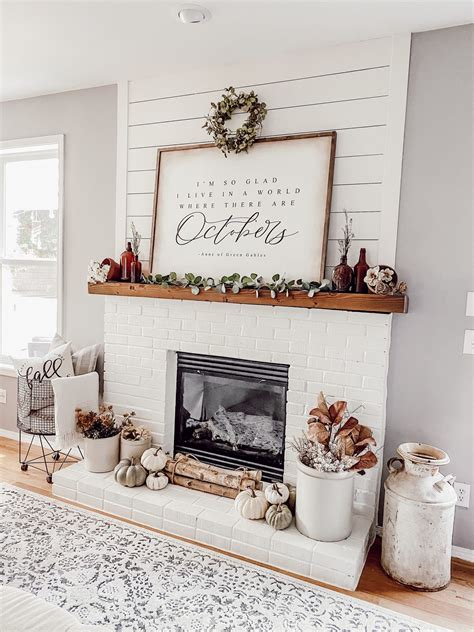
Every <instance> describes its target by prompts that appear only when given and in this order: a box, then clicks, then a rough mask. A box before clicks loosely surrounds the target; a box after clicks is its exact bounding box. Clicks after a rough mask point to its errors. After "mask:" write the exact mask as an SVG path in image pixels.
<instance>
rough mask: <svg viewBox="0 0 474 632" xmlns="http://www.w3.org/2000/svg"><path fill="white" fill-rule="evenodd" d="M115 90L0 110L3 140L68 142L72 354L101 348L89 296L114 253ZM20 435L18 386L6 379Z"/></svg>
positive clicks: (98, 307) (98, 309) (4, 412)
mask: <svg viewBox="0 0 474 632" xmlns="http://www.w3.org/2000/svg"><path fill="white" fill-rule="evenodd" d="M116 130H117V89H116V86H105V87H101V88H93V89H90V90H77V91H74V92H63V93H60V94H53V95H47V96H43V97H37V98H33V99H21V100H18V101H7V102H4V103H0V139H1V140H12V139H18V138H29V137H34V136H47V135H52V134H64V135H65V139H64V146H65V152H64V168H65V171H64V188H65V191H64V324H63V334H64V335H65V337H66V338H67V339H68V340H71V341H72V343H73V346H75V347H81V346H84V345H87V344H92V343H95V342H102V341H103V336H104V333H103V324H104V317H103V312H104V299H103V297H99V296H89V295H88V294H87V285H86V278H87V265H88V263H89V260H90V259H99V260H102V259H103V258H104V257H106V256H113V254H114V251H115V243H114V239H115V174H116V145H117V142H116ZM0 388H7V390H8V393H7V405H6V406H5V405H3V404H0V427H2V428H7V429H10V430H13V429H15V400H16V398H15V390H14V388H15V379H14V378H8V377H2V376H0Z"/></svg>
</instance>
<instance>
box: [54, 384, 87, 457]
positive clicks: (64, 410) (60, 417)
mask: <svg viewBox="0 0 474 632" xmlns="http://www.w3.org/2000/svg"><path fill="white" fill-rule="evenodd" d="M51 384H52V386H53V391H54V422H55V427H56V432H55V434H56V439H55V448H56V449H57V450H69V449H70V448H74V447H75V446H77V445H79V446H80V445H82V444H83V442H84V439H83V437H82V435H81V434H80V433H78V432H77V430H76V408H82V409H83V410H87V411H89V410H98V408H99V376H98V375H97V373H87V375H77V376H76V377H65V378H58V379H55V380H51Z"/></svg>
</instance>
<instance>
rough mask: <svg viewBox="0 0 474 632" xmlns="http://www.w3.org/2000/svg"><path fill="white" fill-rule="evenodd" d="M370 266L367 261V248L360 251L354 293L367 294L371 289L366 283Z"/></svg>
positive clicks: (355, 271)
mask: <svg viewBox="0 0 474 632" xmlns="http://www.w3.org/2000/svg"><path fill="white" fill-rule="evenodd" d="M368 269H369V265H368V264H367V261H366V260H365V248H361V249H360V254H359V261H358V262H357V263H356V264H355V266H354V292H357V293H359V294H367V292H368V291H369V288H368V287H367V283H366V282H365V281H364V279H365V275H366V274H367V270H368Z"/></svg>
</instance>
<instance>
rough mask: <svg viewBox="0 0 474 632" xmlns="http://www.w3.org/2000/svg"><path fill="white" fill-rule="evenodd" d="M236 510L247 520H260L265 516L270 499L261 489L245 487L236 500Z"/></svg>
mask: <svg viewBox="0 0 474 632" xmlns="http://www.w3.org/2000/svg"><path fill="white" fill-rule="evenodd" d="M234 507H235V510H236V511H237V513H238V514H239V515H241V516H242V518H247V520H260V519H261V518H264V517H265V512H266V511H267V509H268V501H267V499H266V498H265V494H264V493H263V492H261V491H260V490H254V489H245V490H244V491H243V492H240V494H238V495H237V496H236V498H235V500H234Z"/></svg>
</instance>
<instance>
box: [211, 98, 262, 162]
mask: <svg viewBox="0 0 474 632" xmlns="http://www.w3.org/2000/svg"><path fill="white" fill-rule="evenodd" d="M237 110H242V111H243V112H246V113H247V114H248V118H247V119H246V121H245V122H244V123H243V124H242V125H241V127H239V128H238V129H237V130H236V131H235V132H233V131H231V130H229V129H228V128H227V127H226V125H225V124H226V122H227V121H229V120H230V119H231V118H232V114H233V113H234V112H235V111H237ZM266 115H267V106H266V104H265V103H260V101H259V100H258V97H257V95H256V94H255V92H254V91H253V90H252V91H251V92H249V93H246V92H239V93H237V92H236V91H235V89H234V88H232V86H231V87H230V88H227V89H226V91H225V92H224V94H223V95H222V99H221V100H220V101H218V102H217V103H211V109H210V111H209V114H208V116H207V118H206V122H205V123H204V125H203V128H204V129H205V130H206V131H207V133H208V134H210V135H211V136H212V137H213V138H214V142H215V143H216V146H217V147H219V149H220V150H221V151H222V153H223V154H224V156H226V157H227V154H228V153H230V152H234V153H236V154H239V153H240V152H242V151H245V152H247V151H248V150H249V147H251V146H252V145H253V144H254V142H255V141H256V140H257V136H258V134H259V133H260V131H261V129H262V123H263V121H264V119H265V117H266Z"/></svg>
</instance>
